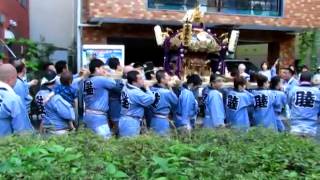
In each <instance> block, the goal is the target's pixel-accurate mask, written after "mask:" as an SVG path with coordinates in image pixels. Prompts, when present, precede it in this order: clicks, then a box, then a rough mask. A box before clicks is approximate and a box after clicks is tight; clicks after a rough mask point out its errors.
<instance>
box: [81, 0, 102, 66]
mask: <svg viewBox="0 0 320 180" xmlns="http://www.w3.org/2000/svg"><path fill="white" fill-rule="evenodd" d="M76 1H77V70H78V71H79V70H80V69H81V68H82V67H83V66H84V64H83V60H82V45H83V42H82V30H83V28H84V27H101V23H99V24H83V23H82V7H83V6H82V0H76Z"/></svg>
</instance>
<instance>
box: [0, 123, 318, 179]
mask: <svg viewBox="0 0 320 180" xmlns="http://www.w3.org/2000/svg"><path fill="white" fill-rule="evenodd" d="M319 152H320V145H319V144H317V143H315V142H313V140H310V139H304V138H300V137H296V136H292V135H288V134H278V133H274V132H272V131H268V130H265V129H252V130H250V131H249V132H248V133H239V132H233V131H231V130H226V129H221V130H211V131H210V130H199V131H196V132H194V133H193V134H192V136H191V138H187V139H175V138H172V139H169V138H161V137H157V136H151V135H150V136H141V137H138V138H132V139H111V140H108V141H105V140H104V139H102V138H100V137H97V136H95V135H94V134H92V133H91V132H80V133H75V134H72V135H69V136H59V137H49V138H46V139H44V138H42V137H38V136H24V137H21V136H16V137H14V136H13V137H8V138H5V139H1V140H0V154H1V156H0V179H158V180H171V179H172V180H176V179H177V180H187V179H317V178H318V177H320V156H319Z"/></svg>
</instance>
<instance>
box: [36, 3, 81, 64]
mask: <svg viewBox="0 0 320 180" xmlns="http://www.w3.org/2000/svg"><path fill="white" fill-rule="evenodd" d="M75 4H76V3H75V0H67V1H66V0H45V1H44V0H30V39H32V40H33V41H35V42H42V43H50V44H53V45H54V46H55V47H57V48H59V49H61V50H58V51H55V52H54V54H53V55H51V57H50V60H52V61H57V60H68V59H69V55H70V54H69V50H68V49H72V48H73V47H74V43H75V30H76V28H75V26H76V25H75V19H76V18H75V9H76V7H75Z"/></svg>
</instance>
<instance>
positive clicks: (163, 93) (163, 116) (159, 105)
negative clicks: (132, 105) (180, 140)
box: [149, 85, 178, 135]
mask: <svg viewBox="0 0 320 180" xmlns="http://www.w3.org/2000/svg"><path fill="white" fill-rule="evenodd" d="M150 90H151V92H152V93H153V94H154V95H155V101H154V103H153V104H152V105H151V106H149V109H150V113H151V125H150V127H151V129H153V130H154V131H155V132H156V133H157V134H159V135H166V134H168V133H169V130H170V124H169V119H168V115H169V113H170V112H172V110H173V109H174V108H176V106H177V104H178V98H177V96H176V94H175V93H174V92H173V91H171V90H169V89H167V88H164V87H161V86H160V85H154V86H153V87H151V88H150Z"/></svg>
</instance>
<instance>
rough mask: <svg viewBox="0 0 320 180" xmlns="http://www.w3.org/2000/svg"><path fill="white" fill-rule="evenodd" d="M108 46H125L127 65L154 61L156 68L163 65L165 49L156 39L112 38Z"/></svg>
mask: <svg viewBox="0 0 320 180" xmlns="http://www.w3.org/2000/svg"><path fill="white" fill-rule="evenodd" d="M108 44H115V45H125V62H126V64H130V63H134V62H141V63H145V62H148V61H152V62H153V63H154V65H155V66H162V64H163V49H162V47H159V46H157V43H156V40H155V39H154V38H127V37H110V38H108Z"/></svg>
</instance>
